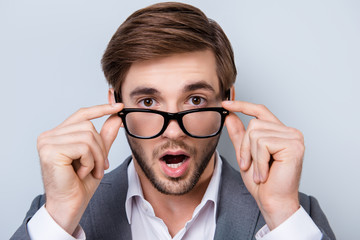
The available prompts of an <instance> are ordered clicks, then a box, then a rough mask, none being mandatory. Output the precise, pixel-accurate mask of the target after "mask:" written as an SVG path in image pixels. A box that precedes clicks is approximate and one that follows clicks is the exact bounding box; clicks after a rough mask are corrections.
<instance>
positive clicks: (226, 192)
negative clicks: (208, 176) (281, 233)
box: [214, 158, 260, 240]
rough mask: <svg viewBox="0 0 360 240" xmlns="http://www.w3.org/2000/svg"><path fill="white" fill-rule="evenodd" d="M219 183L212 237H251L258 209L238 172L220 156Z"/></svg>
mask: <svg viewBox="0 0 360 240" xmlns="http://www.w3.org/2000/svg"><path fill="white" fill-rule="evenodd" d="M222 160H223V164H222V166H223V167H222V173H221V184H220V189H219V199H218V208H217V221H216V230H215V237H214V239H217V240H220V239H237V240H239V239H241V240H243V239H252V238H253V236H254V232H255V229H256V225H257V222H258V219H259V217H260V211H259V209H258V206H257V204H256V201H255V200H254V198H253V197H252V196H251V194H250V193H249V192H248V190H247V189H246V187H245V185H244V182H243V180H242V178H241V175H240V173H239V172H237V171H236V170H234V169H233V168H232V167H231V166H230V165H229V163H228V162H227V161H226V160H225V159H224V158H222Z"/></svg>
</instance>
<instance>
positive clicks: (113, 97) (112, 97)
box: [108, 88, 116, 104]
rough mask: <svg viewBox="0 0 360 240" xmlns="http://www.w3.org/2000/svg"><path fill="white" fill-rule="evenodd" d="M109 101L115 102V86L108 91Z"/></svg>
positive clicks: (110, 102)
mask: <svg viewBox="0 0 360 240" xmlns="http://www.w3.org/2000/svg"><path fill="white" fill-rule="evenodd" d="M108 102H109V104H115V103H116V101H115V95H114V89H113V88H109V92H108Z"/></svg>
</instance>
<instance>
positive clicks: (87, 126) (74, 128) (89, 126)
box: [43, 121, 107, 158]
mask: <svg viewBox="0 0 360 240" xmlns="http://www.w3.org/2000/svg"><path fill="white" fill-rule="evenodd" d="M76 132H89V133H92V134H93V137H94V138H95V140H96V142H97V144H98V145H99V146H100V148H101V150H102V152H103V155H104V158H105V157H107V153H106V149H105V145H104V143H103V141H102V139H101V136H100V134H99V133H98V132H97V131H96V129H95V127H94V124H93V123H92V122H91V121H83V122H79V123H74V124H71V125H67V126H64V127H61V128H55V129H53V130H51V131H48V132H47V133H46V135H45V134H44V135H43V136H45V141H46V139H47V137H54V136H61V135H68V134H72V133H76ZM54 143H56V142H54Z"/></svg>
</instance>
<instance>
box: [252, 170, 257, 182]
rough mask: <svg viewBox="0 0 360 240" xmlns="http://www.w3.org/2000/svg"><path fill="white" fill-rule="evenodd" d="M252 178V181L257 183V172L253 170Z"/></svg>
mask: <svg viewBox="0 0 360 240" xmlns="http://www.w3.org/2000/svg"><path fill="white" fill-rule="evenodd" d="M253 178H254V182H255V183H257V172H254V175H253Z"/></svg>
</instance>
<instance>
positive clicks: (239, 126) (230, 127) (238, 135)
mask: <svg viewBox="0 0 360 240" xmlns="http://www.w3.org/2000/svg"><path fill="white" fill-rule="evenodd" d="M225 126H226V129H227V131H228V133H229V137H230V140H231V142H232V143H233V145H234V149H235V153H236V159H237V161H238V164H239V166H240V168H242V167H241V165H242V162H241V160H240V146H241V142H242V139H243V136H244V133H245V127H244V124H243V123H242V121H241V120H240V118H239V117H238V116H236V114H235V113H230V114H229V115H228V116H227V117H226V119H225Z"/></svg>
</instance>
